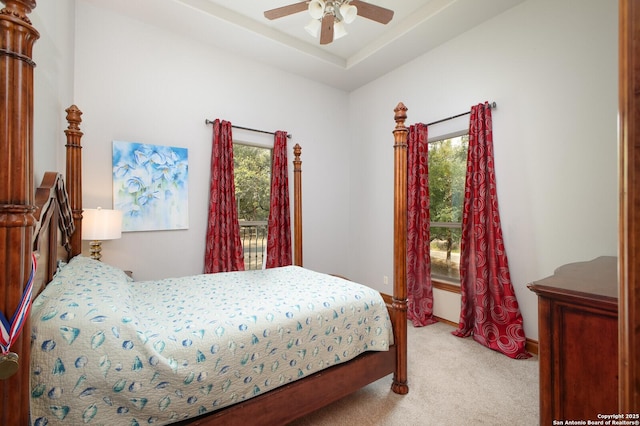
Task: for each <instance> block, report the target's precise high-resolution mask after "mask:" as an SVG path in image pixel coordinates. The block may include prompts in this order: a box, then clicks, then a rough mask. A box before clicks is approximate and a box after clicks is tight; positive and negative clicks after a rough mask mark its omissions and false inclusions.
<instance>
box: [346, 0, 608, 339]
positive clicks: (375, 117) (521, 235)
mask: <svg viewBox="0 0 640 426" xmlns="http://www.w3.org/2000/svg"><path fill="white" fill-rule="evenodd" d="M349 100H350V105H349V108H350V119H351V123H352V126H351V132H352V134H351V137H352V140H351V142H350V148H351V150H352V154H351V157H352V159H353V161H351V163H350V170H351V177H350V180H351V209H350V221H349V222H350V229H351V239H350V241H351V242H352V243H351V247H350V253H352V257H351V262H350V265H349V267H350V270H349V274H350V276H351V277H352V278H353V279H355V280H358V281H362V282H364V283H367V284H368V285H371V286H373V287H376V288H377V289H379V290H381V291H386V292H390V291H391V284H389V285H387V286H384V285H383V276H385V275H386V276H389V277H391V276H392V269H393V264H392V263H393V261H392V235H393V227H392V222H393V206H392V191H393V175H392V173H393V148H392V146H393V136H392V134H391V131H392V130H393V126H394V121H393V108H394V107H395V106H396V104H397V103H398V102H399V101H402V102H404V103H405V105H406V106H407V107H408V108H409V111H408V117H409V119H408V124H411V123H415V122H424V123H428V122H431V121H435V120H438V119H441V118H445V117H449V116H452V115H454V114H457V113H460V112H463V111H467V110H469V108H470V106H471V105H473V104H476V103H479V102H484V101H495V102H497V105H498V106H497V109H496V110H494V111H493V129H494V135H493V136H494V147H495V163H496V178H497V183H498V198H499V207H500V214H501V220H502V230H503V234H504V238H505V244H506V249H507V255H508V258H509V266H510V272H511V279H512V281H513V285H514V287H515V291H516V294H517V297H518V301H519V304H520V308H521V311H522V313H523V317H524V327H525V332H526V334H527V337H530V338H533V339H537V335H538V332H537V300H536V297H535V295H534V294H533V293H531V292H530V291H529V290H528V289H527V287H526V285H527V284H528V283H530V282H532V281H534V280H537V279H540V278H543V277H546V276H549V275H551V274H552V273H553V271H554V269H555V268H557V267H558V266H560V265H562V264H565V263H569V262H577V261H584V260H590V259H592V258H594V257H597V256H600V255H616V253H617V133H616V120H617V4H616V2H613V1H611V2H610V1H602V0H591V1H583V0H562V1H556V0H529V1H527V2H525V3H523V4H521V5H519V6H517V7H515V8H513V9H511V10H509V11H507V12H505V13H504V14H502V15H500V16H498V17H496V18H494V19H492V20H491V21H489V22H486V23H484V24H482V25H480V26H478V27H476V28H474V29H472V30H471V31H469V32H467V33H465V34H463V35H461V36H459V37H458V38H456V39H454V40H452V41H450V42H448V43H446V44H445V45H443V46H440V47H439V48H437V49H435V50H433V51H432V52H430V53H428V54H425V55H423V56H421V57H419V58H416V59H415V60H414V61H413V62H411V63H410V64H407V65H406V66H403V67H400V68H399V69H397V70H395V71H394V72H392V73H389V74H388V75H386V76H385V77H383V78H380V79H378V80H377V81H375V82H373V83H370V84H369V85H367V86H365V87H362V88H360V89H358V90H356V91H354V92H353V93H351V94H350V98H349ZM466 127H468V117H466V118H465V119H462V120H457V121H456V122H449V123H447V124H446V125H440V127H438V125H436V126H433V127H431V128H430V129H429V132H430V134H429V136H435V135H436V134H438V133H440V134H445V133H448V132H450V131H452V130H460V129H463V128H466ZM363 247H366V248H367V250H362V248H363ZM390 281H391V280H390ZM436 304H437V300H436Z"/></svg>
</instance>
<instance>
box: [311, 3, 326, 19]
mask: <svg viewBox="0 0 640 426" xmlns="http://www.w3.org/2000/svg"><path fill="white" fill-rule="evenodd" d="M324 9H325V3H324V1H322V0H312V1H310V2H309V8H308V10H309V15H311V17H312V18H313V19H322V17H323V16H324Z"/></svg>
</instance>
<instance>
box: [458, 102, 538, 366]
mask: <svg viewBox="0 0 640 426" xmlns="http://www.w3.org/2000/svg"><path fill="white" fill-rule="evenodd" d="M460 282H461V284H460V285H461V291H462V308H461V311H460V321H459V325H458V329H457V330H456V331H454V332H453V334H454V335H456V336H459V337H467V336H470V335H473V338H474V340H476V341H477V342H479V343H480V344H482V345H484V346H487V347H488V348H491V349H493V350H496V351H498V352H502V353H503V354H505V355H507V356H509V357H511V358H528V357H530V355H529V354H528V353H527V351H526V350H525V344H526V338H525V334H524V330H523V326H522V315H521V314H520V308H519V306H518V301H517V300H516V295H515V292H514V290H513V285H512V283H511V277H510V275H509V266H508V262H507V253H506V251H505V246H504V240H503V238H502V228H501V225H500V214H499V212H498V195H497V191H496V176H495V168H494V161H493V130H492V123H491V107H490V106H489V104H488V103H487V102H485V103H484V104H478V105H475V106H473V107H472V108H471V119H470V122H469V152H468V155H467V176H466V182H465V195H464V210H463V216H462V241H461V256H460Z"/></svg>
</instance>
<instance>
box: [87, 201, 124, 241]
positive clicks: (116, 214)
mask: <svg viewBox="0 0 640 426" xmlns="http://www.w3.org/2000/svg"><path fill="white" fill-rule="evenodd" d="M121 236H122V212H121V211H120V210H109V209H103V208H100V207H98V208H97V209H85V210H84V213H83V214H82V239H83V240H92V241H104V240H116V239H118V238H120V237H121Z"/></svg>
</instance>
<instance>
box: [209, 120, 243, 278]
mask: <svg viewBox="0 0 640 426" xmlns="http://www.w3.org/2000/svg"><path fill="white" fill-rule="evenodd" d="M210 179H211V181H210V189H209V216H208V221H207V239H206V246H205V255H204V272H205V273H206V274H209V273H214V272H228V271H244V256H243V252H242V243H241V242H240V225H239V224H238V210H237V205H236V196H235V183H234V176H233V137H232V135H231V123H230V122H228V121H220V120H218V119H216V120H215V121H214V123H213V147H212V149H211V177H210Z"/></svg>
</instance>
